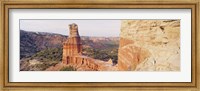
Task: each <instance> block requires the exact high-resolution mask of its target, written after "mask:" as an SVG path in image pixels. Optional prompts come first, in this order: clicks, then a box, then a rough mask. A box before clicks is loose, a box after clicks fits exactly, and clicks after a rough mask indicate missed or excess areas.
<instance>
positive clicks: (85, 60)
mask: <svg viewBox="0 0 200 91" xmlns="http://www.w3.org/2000/svg"><path fill="white" fill-rule="evenodd" d="M69 30H70V35H69V37H68V38H67V40H66V42H64V43H63V58H62V64H58V65H57V66H55V67H50V68H48V69H47V70H59V69H60V68H61V67H64V66H69V65H70V66H73V67H74V68H76V69H77V70H78V71H102V70H104V71H106V70H109V71H111V70H116V69H117V68H116V67H114V66H113V65H112V64H110V63H107V62H104V61H102V60H97V59H93V58H90V57H87V56H84V55H82V53H81V52H82V44H81V38H80V36H79V33H78V25H77V24H75V23H73V24H70V25H69Z"/></svg>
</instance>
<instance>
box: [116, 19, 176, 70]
mask: <svg viewBox="0 0 200 91" xmlns="http://www.w3.org/2000/svg"><path fill="white" fill-rule="evenodd" d="M118 68H119V70H136V71H179V70H180V20H123V21H122V25H121V33H120V47H119V52H118Z"/></svg>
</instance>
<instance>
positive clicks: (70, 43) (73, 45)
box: [62, 23, 82, 63]
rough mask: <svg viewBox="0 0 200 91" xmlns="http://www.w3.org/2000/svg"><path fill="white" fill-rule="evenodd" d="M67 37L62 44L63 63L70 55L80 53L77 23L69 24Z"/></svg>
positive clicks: (80, 46)
mask: <svg viewBox="0 0 200 91" xmlns="http://www.w3.org/2000/svg"><path fill="white" fill-rule="evenodd" d="M69 30H70V31H69V32H70V34H69V37H68V38H67V41H65V42H64V44H63V58H62V61H63V63H67V62H68V61H70V59H69V58H70V57H73V56H77V55H81V52H82V43H81V38H80V36H79V33H78V25H77V24H75V23H73V24H69Z"/></svg>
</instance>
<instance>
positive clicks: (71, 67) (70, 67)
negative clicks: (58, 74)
mask: <svg viewBox="0 0 200 91" xmlns="http://www.w3.org/2000/svg"><path fill="white" fill-rule="evenodd" d="M60 71H76V69H75V68H74V67H73V66H67V67H63V68H61V69H60Z"/></svg>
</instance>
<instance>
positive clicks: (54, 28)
mask: <svg viewBox="0 0 200 91" xmlns="http://www.w3.org/2000/svg"><path fill="white" fill-rule="evenodd" d="M72 23H76V24H77V25H78V31H79V35H80V36H98V37H119V33H120V27H121V20H20V30H25V31H33V32H50V33H58V34H62V35H68V34H69V27H68V25H69V24H72Z"/></svg>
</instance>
